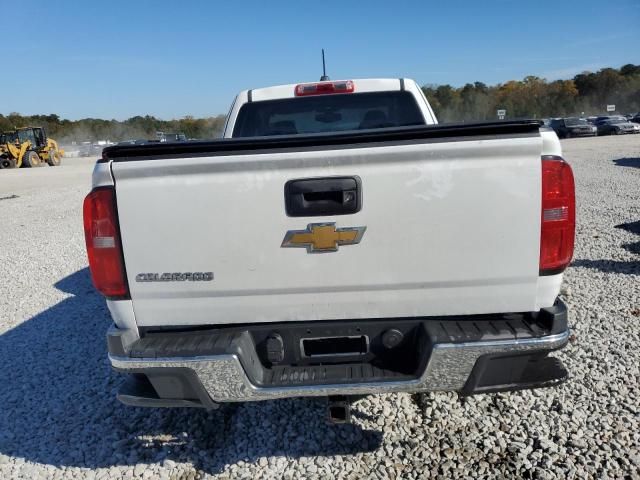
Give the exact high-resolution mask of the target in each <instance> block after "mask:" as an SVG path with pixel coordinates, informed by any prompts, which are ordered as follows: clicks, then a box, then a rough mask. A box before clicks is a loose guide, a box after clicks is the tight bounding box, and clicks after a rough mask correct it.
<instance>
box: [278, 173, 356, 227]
mask: <svg viewBox="0 0 640 480" xmlns="http://www.w3.org/2000/svg"><path fill="white" fill-rule="evenodd" d="M284 200H285V208H286V211H287V215H288V216H290V217H320V216H325V215H349V214H352V213H356V212H359V211H360V209H361V208H362V187H361V181H360V177H326V178H302V179H298V180H289V181H288V182H287V183H286V184H285V186H284Z"/></svg>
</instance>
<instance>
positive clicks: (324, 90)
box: [294, 80, 355, 97]
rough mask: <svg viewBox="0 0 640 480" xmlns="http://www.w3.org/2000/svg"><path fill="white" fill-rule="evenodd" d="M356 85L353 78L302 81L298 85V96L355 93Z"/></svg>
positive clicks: (296, 92)
mask: <svg viewBox="0 0 640 480" xmlns="http://www.w3.org/2000/svg"><path fill="white" fill-rule="evenodd" d="M354 89H355V85H354V84H353V82H352V81H351V80H346V81H340V82H322V83H302V84H300V85H296V88H295V90H294V91H295V95H296V97H305V96H307V95H326V94H330V93H353V91H354Z"/></svg>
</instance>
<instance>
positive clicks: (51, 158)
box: [0, 127, 64, 168]
mask: <svg viewBox="0 0 640 480" xmlns="http://www.w3.org/2000/svg"><path fill="white" fill-rule="evenodd" d="M63 155H64V150H61V149H60V148H58V142H56V141H55V140H53V139H52V138H47V134H46V133H45V131H44V128H42V127H24V128H17V129H15V130H12V131H9V132H3V133H0V168H20V167H22V166H24V167H41V166H42V165H44V162H47V163H48V164H49V165H51V166H52V167H55V166H57V165H60V162H61V161H62V156H63Z"/></svg>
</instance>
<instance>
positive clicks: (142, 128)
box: [0, 113, 225, 144]
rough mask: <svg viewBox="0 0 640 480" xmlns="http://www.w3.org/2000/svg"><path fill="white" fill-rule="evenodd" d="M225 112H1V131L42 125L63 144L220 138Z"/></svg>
mask: <svg viewBox="0 0 640 480" xmlns="http://www.w3.org/2000/svg"><path fill="white" fill-rule="evenodd" d="M224 120H225V117H224V115H218V116H215V117H208V118H194V117H191V116H187V117H184V118H181V119H177V120H160V119H158V118H155V117H152V116H150V115H146V116H144V117H142V116H136V117H132V118H129V119H127V120H124V121H118V120H102V119H99V118H83V119H81V120H66V119H61V118H60V117H59V116H58V115H55V114H51V115H31V116H25V115H20V114H19V113H10V114H9V115H6V116H4V115H2V114H0V132H4V131H8V130H12V129H13V128H17V127H24V126H32V127H44V128H45V130H46V132H47V134H48V135H49V136H51V138H54V139H56V140H57V141H58V142H60V143H63V144H70V143H72V142H95V141H98V140H110V141H113V142H119V141H123V140H136V139H154V138H156V132H165V133H178V132H179V133H184V134H185V135H186V136H187V138H198V139H207V138H215V137H219V136H220V135H221V133H222V128H223V126H224Z"/></svg>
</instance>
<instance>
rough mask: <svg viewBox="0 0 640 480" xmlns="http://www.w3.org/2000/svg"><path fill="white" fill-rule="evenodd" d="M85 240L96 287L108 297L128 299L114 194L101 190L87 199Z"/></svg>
mask: <svg viewBox="0 0 640 480" xmlns="http://www.w3.org/2000/svg"><path fill="white" fill-rule="evenodd" d="M83 218H84V237H85V240H86V242H87V255H88V257H89V269H90V270H91V278H92V279H93V284H94V285H95V287H96V288H97V289H98V291H99V292H100V293H102V294H103V295H105V296H107V297H119V298H122V297H127V296H128V295H129V288H128V286H127V278H126V275H125V271H124V262H123V257H122V243H121V242H120V231H119V228H118V216H117V213H116V198H115V191H114V189H113V188H112V187H99V188H96V189H95V190H93V191H92V192H91V193H89V195H87V197H86V198H85V199H84V206H83Z"/></svg>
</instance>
